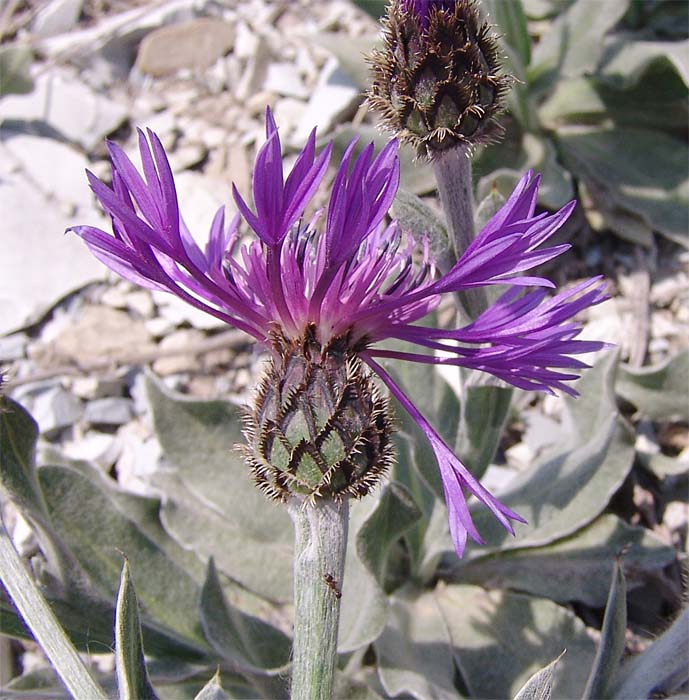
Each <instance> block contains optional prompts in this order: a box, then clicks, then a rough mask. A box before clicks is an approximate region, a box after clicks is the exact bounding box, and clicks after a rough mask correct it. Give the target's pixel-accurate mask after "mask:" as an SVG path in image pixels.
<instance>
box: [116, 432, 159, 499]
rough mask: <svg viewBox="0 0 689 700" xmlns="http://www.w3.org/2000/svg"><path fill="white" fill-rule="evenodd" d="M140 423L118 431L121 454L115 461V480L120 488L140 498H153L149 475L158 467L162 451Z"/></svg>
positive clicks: (154, 492) (153, 492)
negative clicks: (138, 495)
mask: <svg viewBox="0 0 689 700" xmlns="http://www.w3.org/2000/svg"><path fill="white" fill-rule="evenodd" d="M146 432H147V431H145V430H144V429H143V427H142V425H141V424H140V423H130V424H129V425H125V426H124V427H123V428H121V429H120V431H119V433H118V436H119V438H120V439H121V441H122V453H121V455H120V457H119V459H118V460H117V464H116V469H117V480H118V482H119V484H120V485H121V486H122V488H124V489H126V490H127V491H131V492H132V493H138V494H140V495H141V496H155V495H158V494H157V492H156V491H155V490H154V489H153V488H152V487H151V485H150V482H151V475H152V474H154V473H155V472H156V471H157V470H158V469H159V465H160V461H161V458H162V451H161V449H160V444H159V443H158V440H156V439H155V438H154V437H150V435H147V434H146Z"/></svg>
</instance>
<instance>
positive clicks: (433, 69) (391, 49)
mask: <svg viewBox="0 0 689 700" xmlns="http://www.w3.org/2000/svg"><path fill="white" fill-rule="evenodd" d="M383 39H384V47H383V49H381V50H377V51H374V53H373V55H372V56H371V60H370V62H371V65H372V71H373V85H372V87H371V91H370V94H369V102H370V104H371V105H372V106H373V108H374V109H376V110H377V111H378V112H379V113H380V114H381V115H382V117H383V120H384V123H385V125H386V126H387V127H388V128H389V129H390V130H391V131H393V132H394V134H395V135H396V136H397V137H398V138H399V139H400V140H401V141H404V142H407V143H410V144H411V145H412V146H414V147H415V148H416V150H417V152H418V153H419V155H428V156H430V157H432V156H433V154H434V153H436V152H438V151H444V150H446V149H448V148H452V147H453V146H457V145H464V146H473V145H476V144H479V143H486V142H490V141H492V140H495V138H496V137H497V136H498V135H499V134H500V132H501V128H500V126H499V125H498V124H497V122H496V121H495V116H496V115H497V114H498V113H499V112H501V111H502V109H503V102H504V99H503V98H504V95H505V92H506V91H507V89H508V87H509V85H510V84H511V82H512V79H511V78H510V77H509V76H504V75H500V68H501V65H500V58H499V49H498V44H497V40H496V37H495V36H494V34H493V33H492V32H491V29H490V25H489V24H488V23H487V22H483V21H481V19H480V18H479V15H478V10H477V8H476V5H475V4H474V2H472V1H471V0H393V2H392V4H391V5H390V7H389V10H388V15H387V17H386V20H385V26H384V31H383Z"/></svg>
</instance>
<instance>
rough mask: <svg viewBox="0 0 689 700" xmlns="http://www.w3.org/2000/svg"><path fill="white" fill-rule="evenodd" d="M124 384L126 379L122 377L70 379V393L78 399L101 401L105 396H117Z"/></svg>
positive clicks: (94, 376) (91, 376) (93, 376)
mask: <svg viewBox="0 0 689 700" xmlns="http://www.w3.org/2000/svg"><path fill="white" fill-rule="evenodd" d="M122 371H123V370H122ZM125 384H126V379H125V377H124V376H108V377H99V376H96V375H90V376H87V377H75V378H74V379H72V384H71V389H72V393H74V394H75V395H76V396H78V397H79V398H80V399H86V400H87V401H90V400H92V399H102V398H104V397H106V396H117V395H118V394H121V393H122V390H123V388H124V387H125Z"/></svg>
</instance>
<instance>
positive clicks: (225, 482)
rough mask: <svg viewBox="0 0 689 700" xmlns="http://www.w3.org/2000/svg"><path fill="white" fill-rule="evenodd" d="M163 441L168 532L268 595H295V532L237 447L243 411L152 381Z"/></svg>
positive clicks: (161, 483) (161, 479) (161, 484)
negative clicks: (168, 468)
mask: <svg viewBox="0 0 689 700" xmlns="http://www.w3.org/2000/svg"><path fill="white" fill-rule="evenodd" d="M147 391H148V396H149V401H150V404H151V408H152V411H153V420H154V426H155V429H156V433H157V435H158V439H159V440H160V443H161V445H162V447H163V452H164V453H165V455H166V457H167V458H168V459H169V460H170V461H171V462H172V464H173V467H174V469H173V470H171V471H166V472H162V471H161V472H157V473H156V475H155V477H154V480H155V484H156V486H157V487H158V488H159V489H160V490H161V491H162V492H163V493H164V494H165V499H164V505H163V509H162V513H161V519H162V522H163V525H164V527H165V529H166V530H167V532H168V533H170V535H171V536H172V537H174V538H175V540H177V541H178V542H179V543H180V544H181V545H182V546H183V547H184V548H186V549H190V550H193V551H195V552H196V553H197V554H198V555H199V556H201V557H203V558H204V560H206V561H207V559H208V558H209V557H211V556H214V557H215V561H216V565H217V567H218V569H219V570H220V571H222V572H223V573H225V574H226V575H227V576H229V577H230V578H232V579H233V580H235V581H238V582H240V583H241V584H242V585H244V586H245V587H246V588H248V589H249V590H251V591H254V592H256V593H258V594H259V595H262V596H264V597H266V598H269V599H272V600H276V601H288V600H290V599H291V597H292V551H293V528H292V523H291V521H290V519H289V516H288V515H287V512H286V510H285V509H284V507H282V506H280V505H279V504H276V503H274V502H273V501H270V500H269V499H267V498H266V497H265V496H264V495H263V494H262V493H261V492H260V491H259V490H258V489H257V488H256V486H255V484H254V483H253V482H252V480H251V478H250V476H249V469H248V467H247V465H246V464H245V463H244V460H243V458H242V456H241V454H240V452H239V450H238V445H240V444H242V443H243V442H244V438H243V436H242V434H241V428H242V423H241V412H240V409H239V408H238V407H237V406H234V405H233V404H231V403H229V402H226V401H193V400H189V399H188V398H185V397H181V396H179V395H175V394H173V393H172V392H169V391H168V390H165V389H163V388H162V387H160V386H158V384H157V383H156V382H155V381H154V380H152V379H149V381H148V384H147Z"/></svg>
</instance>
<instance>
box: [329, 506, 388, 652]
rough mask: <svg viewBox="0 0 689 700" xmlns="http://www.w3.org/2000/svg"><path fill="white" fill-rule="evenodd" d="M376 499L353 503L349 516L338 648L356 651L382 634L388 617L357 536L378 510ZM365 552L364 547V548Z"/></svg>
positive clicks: (386, 604)
mask: <svg viewBox="0 0 689 700" xmlns="http://www.w3.org/2000/svg"><path fill="white" fill-rule="evenodd" d="M377 506H378V504H377V502H376V500H375V498H373V497H372V496H369V497H368V498H366V499H363V500H359V501H352V502H351V504H350V516H349V546H348V547H347V555H346V558H345V572H344V581H342V601H341V607H340V629H339V635H338V641H337V649H338V651H339V652H340V653H346V652H349V651H354V650H356V649H359V648H360V647H362V646H364V645H366V644H370V643H371V642H372V641H373V640H374V639H376V638H377V637H378V635H380V633H381V631H382V630H383V627H385V622H386V620H387V616H388V601H387V598H386V596H385V593H384V592H383V589H382V588H381V586H380V585H379V584H378V581H377V580H376V577H375V575H374V573H373V572H372V571H371V570H370V569H369V568H368V566H367V565H366V564H365V563H364V562H363V561H362V560H361V557H360V554H359V547H358V546H353V545H354V543H356V542H357V537H358V533H359V532H360V531H361V529H362V528H363V527H364V525H365V523H367V521H368V520H369V519H370V518H371V517H372V516H373V514H374V513H375V511H376V509H377ZM364 549H365V546H364Z"/></svg>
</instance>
